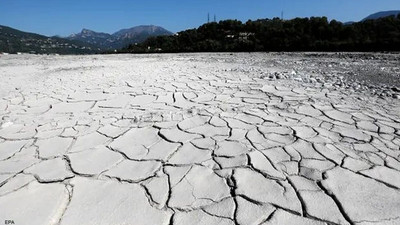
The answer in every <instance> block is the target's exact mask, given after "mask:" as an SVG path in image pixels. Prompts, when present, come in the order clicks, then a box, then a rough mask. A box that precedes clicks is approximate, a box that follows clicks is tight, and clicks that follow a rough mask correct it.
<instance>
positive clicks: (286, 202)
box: [0, 53, 400, 225]
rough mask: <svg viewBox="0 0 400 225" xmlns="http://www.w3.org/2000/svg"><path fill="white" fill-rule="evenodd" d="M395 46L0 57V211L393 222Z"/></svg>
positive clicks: (29, 216)
mask: <svg viewBox="0 0 400 225" xmlns="http://www.w3.org/2000/svg"><path fill="white" fill-rule="evenodd" d="M399 58H400V57H399V56H398V55H388V54H369V55H365V54H319V53H315V54H301V53H296V54H282V53H279V54H278V53H270V54H261V53H253V54H171V55H168V54H165V55H95V56H34V55H17V56H13V55H9V56H1V58H0V76H1V77H0V78H1V81H0V83H1V87H0V97H1V99H0V116H1V117H0V118H1V120H0V126H1V128H0V220H1V221H5V220H13V221H14V222H15V224H18V225H23V224H29V225H36V224H38V225H43V224H62V225H69V224H149V225H154V224H166V225H167V224H169V225H172V224H174V225H181V224H182V225H187V224H204V225H209V224H232V225H238V224H241V225H242V224H243V225H250V224H263V225H267V224H330V225H332V224H343V225H344V224H346V225H347V224H349V225H372V224H400V149H399V147H400V113H399V112H400V100H399V94H400V93H399V86H398V83H399V74H400V73H399V71H400V64H399ZM376 71H380V72H379V73H376ZM376 76H379V77H378V78H377V77H376Z"/></svg>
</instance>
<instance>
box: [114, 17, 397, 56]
mask: <svg viewBox="0 0 400 225" xmlns="http://www.w3.org/2000/svg"><path fill="white" fill-rule="evenodd" d="M232 51H234V52H244V51H245V52H252V51H400V15H399V16H398V17H385V18H380V19H376V20H366V21H362V22H358V23H352V24H347V25H345V24H343V23H341V22H338V21H336V20H332V21H328V19H327V18H326V17H311V18H295V19H292V20H281V19H280V18H274V19H259V20H255V21H252V20H249V21H247V22H246V23H242V22H241V21H238V20H225V21H220V22H219V23H216V22H213V23H206V24H204V25H202V26H200V27H199V28H197V29H190V30H186V31H182V32H179V33H178V34H176V35H173V36H159V37H151V38H149V39H147V40H146V41H145V42H143V43H142V44H139V45H130V46H129V47H127V48H124V49H122V50H120V52H122V53H125V52H135V53H143V52H145V53H147V52H232Z"/></svg>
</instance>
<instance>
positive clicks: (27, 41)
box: [0, 25, 99, 54]
mask: <svg viewBox="0 0 400 225" xmlns="http://www.w3.org/2000/svg"><path fill="white" fill-rule="evenodd" d="M0 52H7V53H17V52H25V53H36V54H56V53H57V54H90V53H96V52H99V49H98V48H97V47H95V46H93V45H90V44H86V43H83V42H80V41H71V40H67V39H64V38H60V37H47V36H44V35H39V34H35V33H28V32H23V31H20V30H17V29H13V28H11V27H7V26H1V25H0Z"/></svg>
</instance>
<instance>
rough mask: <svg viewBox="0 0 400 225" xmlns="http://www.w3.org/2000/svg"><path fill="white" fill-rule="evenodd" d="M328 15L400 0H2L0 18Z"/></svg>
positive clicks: (171, 23) (80, 21) (184, 20)
mask: <svg viewBox="0 0 400 225" xmlns="http://www.w3.org/2000/svg"><path fill="white" fill-rule="evenodd" d="M282 10H283V11H284V18H285V19H290V18H294V17H310V16H327V17H328V18H329V19H336V20H339V21H343V22H346V21H359V20H361V19H363V18H364V17H366V16H368V15H369V14H371V13H375V12H377V11H384V10H400V0H230V1H227V0H192V1H189V0H140V1H134V0H131V1H128V0H111V1H110V0H108V1H106V0H0V24H1V25H6V26H11V27H13V28H17V29H20V30H23V31H30V32H35V33H40V34H44V35H49V36H51V35H62V36H66V35H69V34H71V33H78V32H80V30H81V29H82V28H88V29H92V30H95V31H99V32H107V33H113V32H116V31H117V30H119V29H122V28H129V27H133V26H137V25H147V24H153V25H159V26H162V27H164V28H166V29H168V30H170V31H173V32H177V31H181V30H185V29H188V28H195V27H198V26H200V25H201V24H203V23H204V22H206V21H207V13H208V12H209V13H210V15H211V16H210V17H211V19H213V16H214V14H216V16H217V20H222V19H239V20H242V21H247V20H248V19H258V18H273V17H280V15H281V11H282Z"/></svg>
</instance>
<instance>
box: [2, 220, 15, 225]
mask: <svg viewBox="0 0 400 225" xmlns="http://www.w3.org/2000/svg"><path fill="white" fill-rule="evenodd" d="M4 224H15V223H14V220H4Z"/></svg>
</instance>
